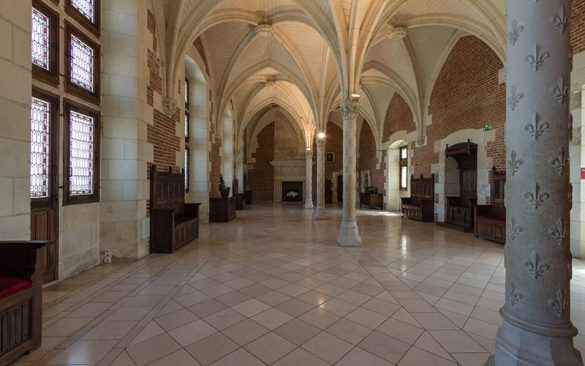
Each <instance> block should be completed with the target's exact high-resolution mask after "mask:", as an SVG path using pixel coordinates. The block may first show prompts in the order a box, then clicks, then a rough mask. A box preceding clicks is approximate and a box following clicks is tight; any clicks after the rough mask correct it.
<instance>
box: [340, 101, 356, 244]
mask: <svg viewBox="0 0 585 366" xmlns="http://www.w3.org/2000/svg"><path fill="white" fill-rule="evenodd" d="M340 111H341V116H342V117H343V219H342V221H341V228H340V229H339V235H338V236H337V244H338V245H339V246H342V247H356V246H361V245H362V238H361V237H360V233H359V228H358V225H357V219H356V199H355V198H356V180H357V173H356V169H357V149H356V145H357V136H356V121H357V105H356V104H355V103H354V102H352V101H345V102H343V103H342V105H341V108H340ZM338 189H339V188H338Z"/></svg>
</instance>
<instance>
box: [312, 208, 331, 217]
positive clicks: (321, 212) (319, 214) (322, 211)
mask: <svg viewBox="0 0 585 366" xmlns="http://www.w3.org/2000/svg"><path fill="white" fill-rule="evenodd" d="M327 219H328V217H327V211H326V210H325V207H319V205H317V206H315V210H314V211H313V220H327Z"/></svg>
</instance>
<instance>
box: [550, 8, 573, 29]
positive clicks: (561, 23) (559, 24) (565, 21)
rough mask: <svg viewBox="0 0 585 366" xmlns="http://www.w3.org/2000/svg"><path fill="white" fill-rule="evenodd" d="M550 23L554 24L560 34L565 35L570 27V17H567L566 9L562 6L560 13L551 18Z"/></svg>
mask: <svg viewBox="0 0 585 366" xmlns="http://www.w3.org/2000/svg"><path fill="white" fill-rule="evenodd" d="M550 22H551V23H552V24H554V26H555V28H556V29H557V30H558V31H559V33H561V34H563V33H564V32H565V30H566V29H567V25H569V17H568V16H567V15H565V7H564V6H561V8H560V9H559V13H558V14H557V15H555V16H554V17H552V18H550Z"/></svg>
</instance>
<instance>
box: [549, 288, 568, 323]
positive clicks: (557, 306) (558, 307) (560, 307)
mask: <svg viewBox="0 0 585 366" xmlns="http://www.w3.org/2000/svg"><path fill="white" fill-rule="evenodd" d="M548 304H549V305H550V306H551V307H552V309H553V311H554V312H555V314H557V316H558V317H559V318H562V317H563V315H564V314H565V310H567V304H568V299H567V295H566V294H565V291H563V290H562V289H559V290H558V291H557V293H556V296H555V298H554V299H550V300H548Z"/></svg>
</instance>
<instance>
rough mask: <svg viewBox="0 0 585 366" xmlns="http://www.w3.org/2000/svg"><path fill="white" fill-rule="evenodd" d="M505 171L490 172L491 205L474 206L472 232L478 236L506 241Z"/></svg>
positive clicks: (501, 241)
mask: <svg viewBox="0 0 585 366" xmlns="http://www.w3.org/2000/svg"><path fill="white" fill-rule="evenodd" d="M505 185H506V173H505V172H500V173H498V172H496V170H495V168H494V170H493V172H492V188H491V205H480V206H477V207H476V208H475V227H474V233H475V236H476V237H478V238H483V239H486V240H491V241H495V242H497V243H502V244H505V243H506V207H505V206H504V187H505Z"/></svg>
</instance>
